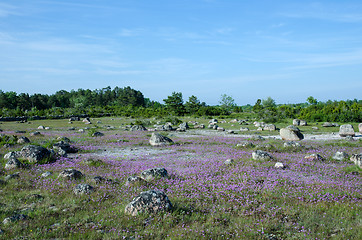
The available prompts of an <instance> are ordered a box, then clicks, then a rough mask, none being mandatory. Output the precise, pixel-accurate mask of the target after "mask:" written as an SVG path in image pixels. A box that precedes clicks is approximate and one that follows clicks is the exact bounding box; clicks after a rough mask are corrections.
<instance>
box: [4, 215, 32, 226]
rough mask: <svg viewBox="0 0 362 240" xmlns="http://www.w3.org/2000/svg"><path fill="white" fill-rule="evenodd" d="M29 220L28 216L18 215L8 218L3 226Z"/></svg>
mask: <svg viewBox="0 0 362 240" xmlns="http://www.w3.org/2000/svg"><path fill="white" fill-rule="evenodd" d="M26 219H28V216H27V215H24V214H16V215H13V216H11V217H7V218H5V219H4V221H3V224H4V225H7V224H9V223H14V222H18V221H24V220H26Z"/></svg>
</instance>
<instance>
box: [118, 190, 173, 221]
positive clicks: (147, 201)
mask: <svg viewBox="0 0 362 240" xmlns="http://www.w3.org/2000/svg"><path fill="white" fill-rule="evenodd" d="M170 210H172V204H171V202H170V200H169V199H168V197H167V195H166V194H165V193H164V192H162V191H160V190H150V191H146V192H141V193H140V194H139V195H138V196H137V197H135V198H134V199H133V200H132V202H130V203H129V204H127V206H126V208H125V210H124V212H125V213H126V214H129V215H132V216H137V215H138V214H140V213H151V214H156V213H158V212H161V211H170Z"/></svg>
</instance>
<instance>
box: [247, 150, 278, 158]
mask: <svg viewBox="0 0 362 240" xmlns="http://www.w3.org/2000/svg"><path fill="white" fill-rule="evenodd" d="M252 158H253V159H254V160H270V159H273V157H272V156H271V155H270V154H269V153H267V152H265V151H262V150H256V151H254V152H253V153H252Z"/></svg>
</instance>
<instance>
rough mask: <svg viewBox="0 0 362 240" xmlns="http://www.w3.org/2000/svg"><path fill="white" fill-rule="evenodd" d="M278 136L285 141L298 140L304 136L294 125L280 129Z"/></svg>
mask: <svg viewBox="0 0 362 240" xmlns="http://www.w3.org/2000/svg"><path fill="white" fill-rule="evenodd" d="M280 137H281V138H282V139H283V140H287V141H299V140H302V139H303V138H304V136H303V134H302V133H301V132H300V130H299V128H297V127H295V126H292V125H291V126H288V127H286V128H282V129H280Z"/></svg>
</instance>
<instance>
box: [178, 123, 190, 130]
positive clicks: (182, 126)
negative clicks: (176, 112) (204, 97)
mask: <svg viewBox="0 0 362 240" xmlns="http://www.w3.org/2000/svg"><path fill="white" fill-rule="evenodd" d="M178 127H179V128H180V129H185V130H187V129H190V127H189V125H188V124H187V122H183V123H181V124H180V125H179V126H178Z"/></svg>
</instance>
